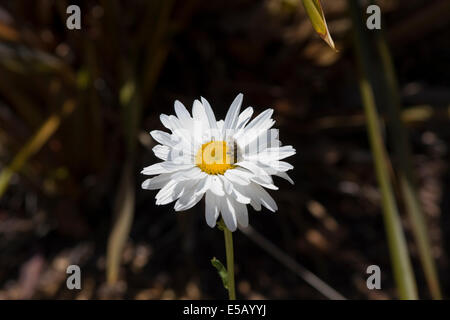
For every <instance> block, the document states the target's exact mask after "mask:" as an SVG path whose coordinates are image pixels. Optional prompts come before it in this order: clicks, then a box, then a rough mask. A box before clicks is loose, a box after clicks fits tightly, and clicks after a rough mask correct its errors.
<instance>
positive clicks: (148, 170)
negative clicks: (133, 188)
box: [141, 162, 170, 176]
mask: <svg viewBox="0 0 450 320" xmlns="http://www.w3.org/2000/svg"><path fill="white" fill-rule="evenodd" d="M162 163H163V162H160V163H155V164H152V165H151V166H148V167H145V168H144V169H143V170H142V171H141V173H142V174H145V175H148V176H151V175H154V174H161V173H168V172H170V171H169V170H167V169H166V168H163V166H162Z"/></svg>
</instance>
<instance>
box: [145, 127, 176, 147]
mask: <svg viewBox="0 0 450 320" xmlns="http://www.w3.org/2000/svg"><path fill="white" fill-rule="evenodd" d="M150 135H151V136H152V138H153V139H155V140H156V141H157V142H158V143H160V144H162V145H166V146H169V147H170V146H173V145H174V141H173V140H172V137H171V135H170V134H169V133H167V132H164V131H160V130H153V131H152V132H150Z"/></svg>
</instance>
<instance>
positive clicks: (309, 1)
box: [302, 0, 336, 50]
mask: <svg viewBox="0 0 450 320" xmlns="http://www.w3.org/2000/svg"><path fill="white" fill-rule="evenodd" d="M302 3H303V6H304V7H305V10H306V13H307V14H308V17H309V19H310V20H311V23H312V25H313V28H314V30H316V32H317V33H318V34H319V36H320V37H321V38H322V39H323V40H324V41H325V42H326V43H327V44H328V45H329V46H330V47H331V48H332V49H333V50H336V47H335V45H334V41H333V39H332V38H331V35H330V32H329V31H328V26H327V21H326V19H325V15H324V13H323V10H322V6H321V4H320V1H319V0H302Z"/></svg>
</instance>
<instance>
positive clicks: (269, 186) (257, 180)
mask: <svg viewBox="0 0 450 320" xmlns="http://www.w3.org/2000/svg"><path fill="white" fill-rule="evenodd" d="M271 178H272V177H271ZM251 180H252V181H253V182H255V183H257V184H259V185H260V186H263V187H264V188H267V189H271V190H278V189H279V188H278V187H277V186H276V185H274V184H273V183H267V182H266V181H264V180H263V179H261V178H260V177H253V178H252V179H251Z"/></svg>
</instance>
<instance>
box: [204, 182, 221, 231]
mask: <svg viewBox="0 0 450 320" xmlns="http://www.w3.org/2000/svg"><path fill="white" fill-rule="evenodd" d="M218 217H219V206H218V199H217V197H216V196H215V195H214V194H213V193H212V192H210V191H207V192H206V195H205V219H206V223H207V224H208V226H210V227H211V228H214V227H215V226H216V222H217V218H218Z"/></svg>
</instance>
